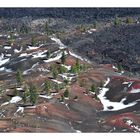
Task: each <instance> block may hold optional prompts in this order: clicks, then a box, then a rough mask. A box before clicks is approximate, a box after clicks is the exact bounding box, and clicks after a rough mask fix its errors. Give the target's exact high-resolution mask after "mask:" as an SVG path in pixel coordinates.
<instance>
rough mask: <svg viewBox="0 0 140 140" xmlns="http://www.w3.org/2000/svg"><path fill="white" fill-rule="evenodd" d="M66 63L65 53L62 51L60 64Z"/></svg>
mask: <svg viewBox="0 0 140 140" xmlns="http://www.w3.org/2000/svg"><path fill="white" fill-rule="evenodd" d="M65 61H66V56H65V53H64V51H63V52H62V57H61V63H62V64H64V63H65Z"/></svg>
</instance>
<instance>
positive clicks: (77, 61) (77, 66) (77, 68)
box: [75, 59, 80, 72]
mask: <svg viewBox="0 0 140 140" xmlns="http://www.w3.org/2000/svg"><path fill="white" fill-rule="evenodd" d="M75 65H76V70H77V72H79V71H80V63H79V60H78V59H76V64H75Z"/></svg>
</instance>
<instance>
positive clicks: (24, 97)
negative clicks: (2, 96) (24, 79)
mask: <svg viewBox="0 0 140 140" xmlns="http://www.w3.org/2000/svg"><path fill="white" fill-rule="evenodd" d="M29 95H30V92H29V89H28V88H27V86H26V87H25V92H24V94H23V97H22V100H23V102H24V103H26V101H27V97H28V96H29Z"/></svg>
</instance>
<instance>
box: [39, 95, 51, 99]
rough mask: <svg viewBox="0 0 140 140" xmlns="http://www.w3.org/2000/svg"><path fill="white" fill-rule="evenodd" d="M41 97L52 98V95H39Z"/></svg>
mask: <svg viewBox="0 0 140 140" xmlns="http://www.w3.org/2000/svg"><path fill="white" fill-rule="evenodd" d="M39 97H41V98H46V99H51V98H52V96H51V95H50V96H47V95H39Z"/></svg>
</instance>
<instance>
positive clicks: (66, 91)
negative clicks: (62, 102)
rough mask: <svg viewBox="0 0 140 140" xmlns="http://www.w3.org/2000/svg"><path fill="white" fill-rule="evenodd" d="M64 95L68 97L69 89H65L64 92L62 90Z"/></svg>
mask: <svg viewBox="0 0 140 140" xmlns="http://www.w3.org/2000/svg"><path fill="white" fill-rule="evenodd" d="M64 97H65V98H68V97H69V91H68V89H66V90H65V92H64Z"/></svg>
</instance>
